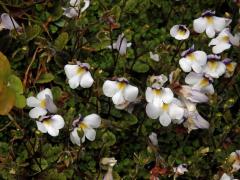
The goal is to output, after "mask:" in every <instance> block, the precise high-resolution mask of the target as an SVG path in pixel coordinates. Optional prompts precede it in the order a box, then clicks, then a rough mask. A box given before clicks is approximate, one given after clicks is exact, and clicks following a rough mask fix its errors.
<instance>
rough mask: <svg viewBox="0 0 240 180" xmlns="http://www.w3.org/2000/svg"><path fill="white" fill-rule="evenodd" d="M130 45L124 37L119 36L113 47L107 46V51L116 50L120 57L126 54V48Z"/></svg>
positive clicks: (122, 35)
mask: <svg viewBox="0 0 240 180" xmlns="http://www.w3.org/2000/svg"><path fill="white" fill-rule="evenodd" d="M131 45H132V43H128V42H127V39H126V38H125V37H124V34H123V33H122V34H120V35H119V36H118V39H117V41H116V42H115V43H113V45H112V46H111V45H110V46H107V47H108V48H109V49H112V48H113V49H116V50H118V52H119V54H120V55H125V54H126V53H127V48H128V47H131Z"/></svg>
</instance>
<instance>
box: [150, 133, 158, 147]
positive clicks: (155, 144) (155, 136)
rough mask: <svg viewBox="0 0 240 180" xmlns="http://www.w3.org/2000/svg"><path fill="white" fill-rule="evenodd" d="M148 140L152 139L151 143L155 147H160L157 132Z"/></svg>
mask: <svg viewBox="0 0 240 180" xmlns="http://www.w3.org/2000/svg"><path fill="white" fill-rule="evenodd" d="M148 138H149V139H150V141H151V143H152V144H153V145H154V146H158V139H157V134H156V133H155V132H152V133H151V134H150V135H149V136H148Z"/></svg>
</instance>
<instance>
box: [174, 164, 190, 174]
mask: <svg viewBox="0 0 240 180" xmlns="http://www.w3.org/2000/svg"><path fill="white" fill-rule="evenodd" d="M173 171H174V173H175V175H174V176H175V177H177V176H179V175H183V174H184V173H185V172H188V169H187V165H186V164H180V165H178V166H177V167H174V168H173Z"/></svg>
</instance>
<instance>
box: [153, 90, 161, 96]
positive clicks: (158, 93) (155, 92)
mask: <svg viewBox="0 0 240 180" xmlns="http://www.w3.org/2000/svg"><path fill="white" fill-rule="evenodd" d="M153 93H154V94H155V95H158V96H159V95H160V94H162V91H161V89H154V90H153Z"/></svg>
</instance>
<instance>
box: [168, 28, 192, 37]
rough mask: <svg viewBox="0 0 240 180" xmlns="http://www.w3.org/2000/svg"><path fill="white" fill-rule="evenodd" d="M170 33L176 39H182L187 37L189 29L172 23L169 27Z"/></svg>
mask: <svg viewBox="0 0 240 180" xmlns="http://www.w3.org/2000/svg"><path fill="white" fill-rule="evenodd" d="M170 35H171V36H172V37H174V38H175V39H177V40H184V39H187V38H188V37H189V35H190V31H189V30H188V28H187V27H186V26H185V25H174V26H173V27H172V28H171V29H170Z"/></svg>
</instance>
